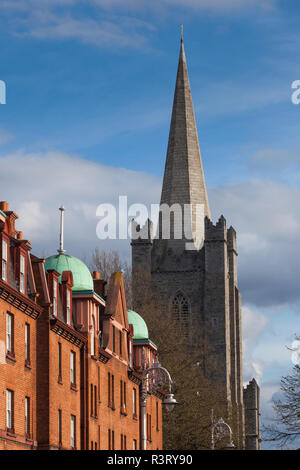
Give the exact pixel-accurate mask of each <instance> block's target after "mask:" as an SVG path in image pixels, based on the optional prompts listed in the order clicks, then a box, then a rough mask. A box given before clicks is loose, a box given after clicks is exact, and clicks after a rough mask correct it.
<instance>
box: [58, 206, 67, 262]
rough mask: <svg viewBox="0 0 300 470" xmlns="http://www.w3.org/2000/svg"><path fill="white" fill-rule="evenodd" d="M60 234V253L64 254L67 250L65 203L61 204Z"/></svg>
mask: <svg viewBox="0 0 300 470" xmlns="http://www.w3.org/2000/svg"><path fill="white" fill-rule="evenodd" d="M59 210H60V236H59V250H57V251H58V253H59V254H60V255H63V254H64V253H65V251H66V250H64V211H65V210H66V209H65V208H64V206H63V205H61V206H60V208H59Z"/></svg>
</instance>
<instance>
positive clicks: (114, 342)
mask: <svg viewBox="0 0 300 470" xmlns="http://www.w3.org/2000/svg"><path fill="white" fill-rule="evenodd" d="M112 348H113V352H116V328H115V327H114V325H113V326H112Z"/></svg>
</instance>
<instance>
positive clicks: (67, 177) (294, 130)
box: [0, 0, 300, 416]
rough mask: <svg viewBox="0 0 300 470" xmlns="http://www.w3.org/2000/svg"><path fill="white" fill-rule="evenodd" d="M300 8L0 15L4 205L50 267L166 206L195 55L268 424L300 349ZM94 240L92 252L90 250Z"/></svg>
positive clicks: (97, 8)
mask: <svg viewBox="0 0 300 470" xmlns="http://www.w3.org/2000/svg"><path fill="white" fill-rule="evenodd" d="M299 14H300V4H297V2H294V1H292V0H285V1H280V0H260V1H258V0H257V1H256V0H160V1H158V0H153V1H152V2H147V1H146V0H130V1H121V0H87V1H85V2H83V1H80V0H52V1H45V0H26V1H25V0H9V1H7V0H0V48H1V62H0V80H4V81H5V82H6V85H7V104H6V105H0V165H1V189H2V191H1V198H0V199H3V200H8V201H9V202H10V204H11V207H12V208H13V209H15V210H16V211H17V212H18V213H19V215H20V221H19V228H20V229H23V231H24V236H26V237H28V238H30V239H31V240H32V243H33V251H34V252H36V253H37V254H40V255H47V254H51V253H53V252H54V251H55V250H56V248H57V232H58V229H57V228H56V226H57V219H58V215H57V208H58V207H59V205H60V204H61V203H62V202H63V203H64V204H65V205H66V207H67V208H68V213H67V214H66V217H67V219H66V231H67V233H66V239H67V241H66V243H67V245H68V249H69V251H72V253H73V254H75V255H77V256H81V257H83V256H84V257H88V256H89V253H90V250H91V249H92V248H94V247H95V246H99V247H100V248H102V247H103V248H108V247H112V248H114V249H119V250H120V251H121V253H122V254H124V256H129V243H128V241H124V242H107V243H106V242H105V243H104V242H101V243H100V242H99V240H97V238H96V234H95V227H96V222H97V220H96V217H95V210H96V206H97V205H98V204H100V203H102V202H116V200H117V197H118V195H119V194H120V195H122V194H128V197H129V201H131V202H146V203H148V204H149V203H151V202H153V203H155V202H158V200H159V196H160V187H161V179H162V174H163V168H164V162H165V153H166V147H167V138H168V131H169V122H170V116H171V107H172V99H173V92H174V84H175V78H176V68H177V61H178V53H179V42H180V24H181V23H183V24H184V42H185V50H186V55H187V61H188V68H189V76H190V82H191V87H192V95H193V101H194V107H195V111H196V117H197V124H198V132H199V140H200V147H201V151H202V157H203V164H204V168H205V173H206V180H207V185H208V192H209V198H210V202H211V206H212V214H213V218H214V220H216V219H217V218H218V217H219V216H220V215H221V214H224V216H225V217H226V218H227V220H228V223H229V225H230V224H232V225H233V226H234V227H235V228H236V230H237V233H238V247H239V273H240V288H241V291H242V294H243V304H244V344H245V347H244V351H245V380H249V379H250V378H251V377H252V375H253V374H254V375H255V376H256V377H257V379H258V380H259V381H260V383H261V386H262V404H263V414H264V416H265V415H266V414H270V413H271V407H270V400H271V398H272V396H274V394H276V393H277V392H278V387H279V386H278V384H279V380H280V377H281V375H282V374H285V373H286V372H287V371H288V368H289V367H290V366H291V365H292V364H291V360H290V352H289V351H288V350H287V348H286V346H288V345H290V344H291V342H292V341H293V338H294V335H295V333H298V334H300V331H299V328H298V324H299V313H298V312H299V308H298V306H299V303H300V289H299V278H300V276H299V271H300V269H299V266H300V251H299V239H300V217H299V207H300V139H299V125H300V106H296V105H293V104H292V102H291V94H292V90H291V84H292V82H293V81H294V80H297V79H300V34H299V25H298V23H299V21H298V19H299ZM83 240H85V242H84V243H83Z"/></svg>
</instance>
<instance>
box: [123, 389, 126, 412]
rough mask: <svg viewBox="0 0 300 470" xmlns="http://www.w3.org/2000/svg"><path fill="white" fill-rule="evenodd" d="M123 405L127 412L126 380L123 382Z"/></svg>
mask: <svg viewBox="0 0 300 470" xmlns="http://www.w3.org/2000/svg"><path fill="white" fill-rule="evenodd" d="M123 389H124V391H123V407H124V411H125V412H126V382H123Z"/></svg>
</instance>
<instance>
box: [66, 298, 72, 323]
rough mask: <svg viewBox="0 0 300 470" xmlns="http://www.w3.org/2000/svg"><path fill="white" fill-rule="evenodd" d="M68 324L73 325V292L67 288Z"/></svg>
mask: <svg viewBox="0 0 300 470" xmlns="http://www.w3.org/2000/svg"><path fill="white" fill-rule="evenodd" d="M67 324H68V325H71V293H70V291H69V290H67Z"/></svg>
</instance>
